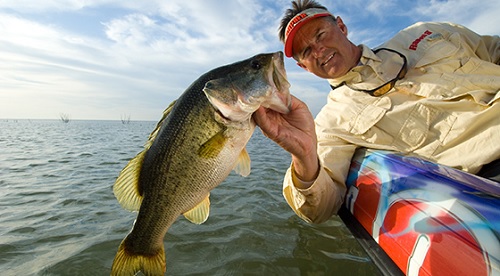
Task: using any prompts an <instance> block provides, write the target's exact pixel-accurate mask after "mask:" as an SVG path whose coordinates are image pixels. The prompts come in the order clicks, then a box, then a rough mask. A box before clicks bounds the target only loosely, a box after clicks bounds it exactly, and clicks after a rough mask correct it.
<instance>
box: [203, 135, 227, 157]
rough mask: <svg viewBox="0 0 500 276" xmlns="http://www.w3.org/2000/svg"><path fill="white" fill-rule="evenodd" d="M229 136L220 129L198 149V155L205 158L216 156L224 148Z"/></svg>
mask: <svg viewBox="0 0 500 276" xmlns="http://www.w3.org/2000/svg"><path fill="white" fill-rule="evenodd" d="M226 140H227V138H226V137H225V136H224V131H219V132H217V134H215V135H214V136H212V137H211V138H210V139H208V141H206V142H205V143H204V144H203V145H201V147H200V148H199V149H198V155H199V156H201V157H203V158H215V157H217V155H219V153H220V152H221V151H222V149H223V148H224V145H225V144H226Z"/></svg>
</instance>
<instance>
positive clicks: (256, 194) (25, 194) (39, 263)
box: [0, 120, 379, 275]
mask: <svg viewBox="0 0 500 276" xmlns="http://www.w3.org/2000/svg"><path fill="white" fill-rule="evenodd" d="M155 125H156V122H135V121H132V122H130V123H129V124H123V123H122V122H121V121H77V120H74V121H70V122H69V123H62V122H61V121H59V120H0V271H1V274H2V275H109V273H110V268H111V264H112V262H113V258H114V256H115V253H116V250H117V248H118V246H119V244H120V242H121V240H122V239H123V238H124V237H125V236H126V235H127V233H128V232H129V231H130V229H131V228H132V224H133V222H134V219H135V217H136V213H131V212H128V211H126V210H124V209H122V208H121V207H120V205H119V204H118V202H117V201H116V199H115V197H114V195H113V191H112V186H113V184H114V181H115V179H116V177H117V176H118V174H119V172H120V171H121V169H122V168H123V167H124V166H125V165H126V164H127V162H128V161H129V160H130V159H131V158H133V157H134V156H135V155H136V154H137V153H138V152H140V151H141V150H142V148H143V145H144V143H145V142H146V140H147V138H148V135H149V134H150V132H151V131H152V130H153V129H154V127H155ZM247 149H248V152H249V155H250V158H251V159H252V172H251V174H250V176H248V177H245V178H244V177H241V176H239V175H236V174H234V173H231V175H230V176H229V177H228V178H227V179H226V181H225V182H223V183H222V184H221V185H220V186H218V187H217V188H215V189H214V190H213V191H212V193H211V195H210V200H211V210H210V217H209V219H208V220H207V221H206V222H205V223H204V224H202V225H195V224H192V223H190V222H188V221H187V220H186V219H184V218H183V217H179V219H178V220H177V221H176V222H175V223H174V225H173V226H172V227H171V228H170V229H169V231H168V233H167V235H166V236H165V239H164V244H165V252H166V261H167V273H166V274H167V275H379V272H378V269H377V268H376V267H375V265H374V264H373V263H372V261H371V260H370V259H369V258H368V257H367V255H366V253H365V252H364V251H363V250H362V249H361V247H360V246H359V245H358V243H357V241H356V240H355V239H354V237H353V236H352V235H351V233H350V232H349V230H348V229H347V228H346V227H345V226H344V225H343V223H342V222H341V220H340V219H339V218H337V217H335V218H332V219H330V220H329V221H328V222H326V223H323V224H320V225H311V224H307V223H306V222H304V221H302V220H301V219H299V218H298V217H297V216H296V215H295V214H294V213H293V211H292V210H291V209H290V207H289V206H288V205H287V204H286V202H285V199H284V198H283V196H282V193H281V189H282V179H283V175H284V172H285V170H286V169H287V168H288V166H289V163H290V157H289V155H288V153H286V152H284V151H283V150H282V149H281V148H279V147H278V146H276V145H275V144H274V143H273V142H271V141H270V140H268V139H267V138H265V137H264V136H263V135H262V134H261V132H260V130H259V129H257V130H256V131H255V133H254V135H253V137H252V139H251V140H250V142H249V144H248V146H247Z"/></svg>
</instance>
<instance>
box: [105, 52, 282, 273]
mask: <svg viewBox="0 0 500 276" xmlns="http://www.w3.org/2000/svg"><path fill="white" fill-rule="evenodd" d="M288 88H289V84H288V82H287V81H286V73H285V70H284V65H283V54H282V53H281V52H278V53H272V54H261V55H257V56H254V57H252V58H250V59H247V60H244V61H241V62H237V63H233V64H230V65H227V66H222V67H219V68H216V69H214V70H211V71H209V72H208V73H206V74H204V75H202V76H201V77H200V78H199V79H198V80H196V81H195V82H194V83H193V84H192V85H191V86H190V87H188V88H187V89H186V91H185V92H184V93H183V94H182V95H181V96H180V97H179V98H178V99H177V100H176V101H175V102H174V103H173V104H171V105H170V106H169V107H168V108H167V109H166V111H165V112H164V117H163V118H162V120H160V122H159V123H158V125H157V128H156V129H155V130H154V131H153V133H152V134H151V135H150V138H149V140H148V142H147V143H146V145H145V150H144V151H143V152H141V153H139V154H138V155H137V156H136V157H135V158H134V159H132V160H131V161H130V162H129V164H127V166H126V167H125V168H124V169H123V170H122V172H121V173H120V175H119V177H118V178H117V181H116V183H115V186H114V188H113V189H114V192H115V195H116V197H117V199H118V201H119V202H120V204H121V205H122V206H123V207H124V208H126V209H128V210H135V211H139V212H138V215H137V218H136V221H135V223H134V226H133V229H132V231H131V232H130V233H129V234H128V235H127V237H126V238H125V239H124V240H123V242H122V243H121V244H120V246H119V249H118V252H117V255H116V257H115V260H114V261H113V266H112V271H111V274H112V275H134V274H135V273H136V272H137V271H142V272H144V274H146V275H163V273H164V271H165V266H166V265H165V257H164V246H163V239H164V236H165V234H166V232H167V230H168V228H169V227H170V226H171V225H172V224H173V223H174V222H175V220H176V219H177V217H178V216H179V215H181V214H184V216H185V217H186V218H187V219H189V220H190V221H192V222H194V223H198V224H199V223H203V222H204V221H205V220H206V219H207V217H208V213H209V205H210V204H209V199H208V196H209V192H210V190H212V189H213V188H215V187H216V186H217V185H219V184H220V183H221V182H222V181H223V180H224V179H225V178H226V177H227V176H228V175H229V173H230V172H231V170H233V169H235V170H236V171H237V172H238V173H240V174H242V175H243V176H246V175H248V173H249V172H250V164H249V163H250V159H249V157H248V154H247V153H246V150H245V145H246V144H247V142H248V140H249V139H250V137H251V136H252V133H253V131H254V129H255V123H254V122H253V120H252V118H251V115H252V113H253V112H255V110H257V109H258V108H259V107H260V106H261V105H263V106H266V107H269V108H271V109H274V110H277V111H279V112H283V113H285V112H288V108H289V105H290V94H289V91H288Z"/></svg>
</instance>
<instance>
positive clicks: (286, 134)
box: [254, 0, 500, 223]
mask: <svg viewBox="0 0 500 276" xmlns="http://www.w3.org/2000/svg"><path fill="white" fill-rule="evenodd" d="M292 5H293V8H292V9H289V10H287V12H286V14H285V16H284V18H283V19H282V22H281V26H280V38H281V40H282V41H283V42H284V44H285V54H286V56H287V57H293V58H294V59H295V60H296V61H297V64H298V65H299V66H300V67H302V68H304V69H305V70H307V71H308V72H311V73H313V74H315V75H316V76H318V77H321V78H324V79H327V80H328V82H329V83H330V85H331V87H332V89H333V90H332V91H331V92H330V94H329V95H328V102H327V104H326V105H325V106H324V108H323V109H322V110H321V112H320V113H319V114H318V116H317V117H316V119H315V120H314V119H313V117H312V115H311V113H310V111H309V110H308V108H307V106H306V105H305V104H304V103H303V102H301V101H300V100H298V99H297V98H293V100H292V108H291V109H292V110H291V112H290V113H289V114H280V113H277V112H274V111H272V110H269V109H265V108H261V109H259V110H258V112H256V114H255V115H254V118H255V121H256V122H257V124H258V125H259V127H260V128H261V130H262V131H263V133H264V134H265V135H266V136H267V137H269V138H270V139H272V140H274V141H275V142H276V143H278V144H279V145H280V146H281V147H283V148H284V149H285V150H287V151H288V152H290V153H291V155H292V164H291V166H290V168H289V170H288V171H287V173H286V175H285V179H284V183H283V186H284V187H283V194H284V196H285V199H286V201H287V203H288V204H289V205H290V206H291V207H292V209H293V210H294V211H295V212H296V213H297V215H299V216H300V217H301V218H302V219H304V220H306V221H308V222H313V223H320V222H323V221H325V220H327V219H329V218H330V217H331V216H332V215H334V214H336V213H337V211H338V210H339V208H340V206H341V204H342V203H343V201H344V195H345V192H346V187H345V179H346V177H347V173H348V170H349V165H350V161H351V158H352V156H353V154H354V152H355V150H356V149H357V148H359V147H367V148H373V149H383V150H392V151H397V152H401V153H404V154H411V155H414V156H418V157H421V158H425V159H427V160H430V161H432V162H437V163H440V164H444V165H447V166H451V167H454V168H457V169H461V170H464V171H468V172H470V173H475V174H477V173H479V172H480V170H481V168H482V167H483V166H484V165H485V164H489V163H491V165H489V166H490V167H492V168H493V170H495V169H496V170H497V172H498V169H499V168H498V164H499V163H498V161H497V162H496V163H495V160H497V159H499V158H500V100H499V98H500V93H499V90H500V66H499V65H498V64H500V38H499V37H498V36H480V35H478V34H476V33H474V32H472V31H470V30H468V29H466V28H464V27H462V26H458V25H453V24H444V23H418V24H415V25H413V26H410V27H409V28H407V29H404V30H403V31H401V32H400V33H398V34H397V35H396V36H395V37H394V38H392V39H391V40H389V41H388V42H386V43H384V44H383V45H381V46H380V47H378V48H377V49H375V50H372V49H370V48H368V47H366V46H365V45H359V46H357V45H355V44H353V43H352V42H351V41H349V39H348V38H347V34H348V30H347V26H346V25H345V24H344V22H343V21H342V19H341V18H340V17H335V16H334V15H332V14H331V13H329V12H328V11H327V9H326V8H325V7H323V6H321V5H319V4H318V3H316V2H315V1H311V0H304V1H302V0H298V1H294V2H292Z"/></svg>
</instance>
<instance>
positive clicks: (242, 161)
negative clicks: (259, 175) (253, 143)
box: [233, 148, 250, 176]
mask: <svg viewBox="0 0 500 276" xmlns="http://www.w3.org/2000/svg"><path fill="white" fill-rule="evenodd" d="M233 170H234V171H235V172H236V173H238V174H240V175H241V176H248V175H249V174H250V156H249V155H248V152H247V149H246V148H243V150H242V151H241V152H240V155H239V156H238V161H237V162H236V166H234V169H233Z"/></svg>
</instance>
